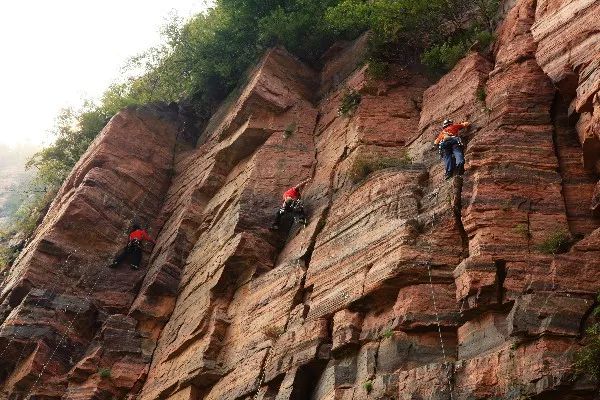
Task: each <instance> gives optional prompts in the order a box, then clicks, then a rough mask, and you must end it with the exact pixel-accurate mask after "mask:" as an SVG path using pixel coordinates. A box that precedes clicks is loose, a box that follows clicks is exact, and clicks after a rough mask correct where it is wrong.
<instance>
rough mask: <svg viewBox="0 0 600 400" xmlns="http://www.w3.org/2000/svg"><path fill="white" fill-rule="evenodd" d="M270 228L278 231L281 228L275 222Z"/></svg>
mask: <svg viewBox="0 0 600 400" xmlns="http://www.w3.org/2000/svg"><path fill="white" fill-rule="evenodd" d="M269 229H270V230H272V231H278V230H279V225H277V224H273V225H271V227H270V228H269Z"/></svg>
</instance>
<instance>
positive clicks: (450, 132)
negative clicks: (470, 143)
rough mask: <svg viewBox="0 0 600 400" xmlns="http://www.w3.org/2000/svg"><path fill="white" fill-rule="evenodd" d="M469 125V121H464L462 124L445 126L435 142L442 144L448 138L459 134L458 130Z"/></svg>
mask: <svg viewBox="0 0 600 400" xmlns="http://www.w3.org/2000/svg"><path fill="white" fill-rule="evenodd" d="M467 126H469V123H468V122H462V123H460V124H454V125H450V126H448V127H446V128H444V130H443V131H441V132H440V134H439V135H438V136H437V138H436V139H435V142H434V143H435V144H440V143H441V142H443V141H444V140H446V139H448V138H449V137H456V136H458V132H460V131H461V130H462V129H464V128H466V127H467Z"/></svg>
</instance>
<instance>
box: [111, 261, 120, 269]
mask: <svg viewBox="0 0 600 400" xmlns="http://www.w3.org/2000/svg"><path fill="white" fill-rule="evenodd" d="M117 265H119V264H118V263H116V262H114V263H112V264H109V265H108V268H117Z"/></svg>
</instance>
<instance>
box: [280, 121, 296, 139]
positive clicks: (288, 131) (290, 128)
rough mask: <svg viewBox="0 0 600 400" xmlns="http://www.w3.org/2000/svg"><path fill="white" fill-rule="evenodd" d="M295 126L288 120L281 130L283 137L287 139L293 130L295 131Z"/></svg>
mask: <svg viewBox="0 0 600 400" xmlns="http://www.w3.org/2000/svg"><path fill="white" fill-rule="evenodd" d="M296 128H297V126H296V123H295V122H290V123H289V124H288V125H287V126H286V127H285V130H284V131H283V138H284V139H288V138H289V137H290V136H292V135H293V134H294V132H296Z"/></svg>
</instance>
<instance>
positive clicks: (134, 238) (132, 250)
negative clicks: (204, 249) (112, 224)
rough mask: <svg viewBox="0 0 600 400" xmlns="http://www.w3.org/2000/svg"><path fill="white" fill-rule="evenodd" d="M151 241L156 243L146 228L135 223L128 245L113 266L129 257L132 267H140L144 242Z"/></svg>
mask: <svg viewBox="0 0 600 400" xmlns="http://www.w3.org/2000/svg"><path fill="white" fill-rule="evenodd" d="M144 241H146V242H151V243H153V244H156V242H155V241H154V239H152V238H151V237H150V235H148V232H146V230H145V229H142V228H141V227H140V226H139V225H137V224H134V225H133V227H132V228H131V233H130V234H129V241H128V242H127V246H126V247H125V248H124V249H123V251H121V253H120V254H119V255H118V256H117V257H116V258H115V259H114V261H113V262H112V264H111V265H110V266H111V268H114V267H116V266H117V265H119V264H120V263H121V262H123V261H124V260H125V259H126V258H129V261H130V265H131V268H133V269H138V268H139V267H140V263H141V262H142V252H143V248H142V243H143V242H144Z"/></svg>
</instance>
